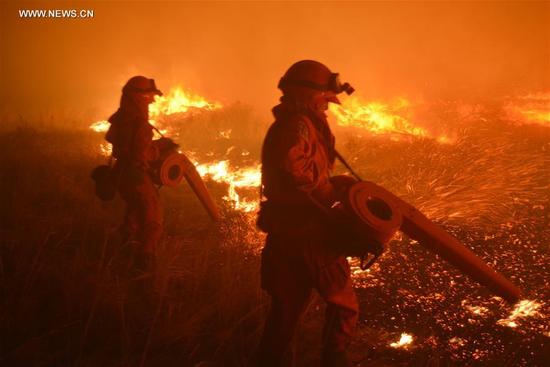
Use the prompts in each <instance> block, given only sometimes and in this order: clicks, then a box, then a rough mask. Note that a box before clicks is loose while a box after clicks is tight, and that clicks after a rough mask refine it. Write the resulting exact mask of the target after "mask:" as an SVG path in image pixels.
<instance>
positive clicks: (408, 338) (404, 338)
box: [390, 333, 413, 348]
mask: <svg viewBox="0 0 550 367" xmlns="http://www.w3.org/2000/svg"><path fill="white" fill-rule="evenodd" d="M412 342H413V336H412V335H410V334H407V333H402V334H401V337H400V338H399V340H398V341H397V342H395V343H391V344H390V347H392V348H407V347H409V346H410V345H411V344H412Z"/></svg>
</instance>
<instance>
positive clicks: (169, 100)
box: [149, 87, 222, 118]
mask: <svg viewBox="0 0 550 367" xmlns="http://www.w3.org/2000/svg"><path fill="white" fill-rule="evenodd" d="M221 107H222V106H221V104H219V103H217V102H209V101H207V100H206V99H205V98H204V97H201V96H199V95H196V94H191V93H189V92H185V91H184V90H183V89H182V88H181V87H175V88H172V89H171V90H170V92H168V94H166V95H164V96H156V97H155V102H154V103H152V104H151V105H150V106H149V116H150V117H152V118H155V117H158V116H169V115H173V114H176V113H188V112H192V111H193V110H202V111H204V110H214V109H218V108H221Z"/></svg>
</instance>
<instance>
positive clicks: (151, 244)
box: [106, 76, 163, 271]
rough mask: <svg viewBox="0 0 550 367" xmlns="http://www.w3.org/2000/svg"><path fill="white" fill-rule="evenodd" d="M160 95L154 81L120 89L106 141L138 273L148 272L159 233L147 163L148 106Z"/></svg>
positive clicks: (150, 155) (135, 81) (154, 155)
mask: <svg viewBox="0 0 550 367" xmlns="http://www.w3.org/2000/svg"><path fill="white" fill-rule="evenodd" d="M156 95H162V92H161V91H160V90H158V89H157V87H156V85H155V81H154V80H153V79H148V78H146V77H144V76H134V77H132V78H131V79H130V80H128V82H127V83H126V85H124V87H123V89H122V97H121V99H120V107H119V109H118V110H117V111H116V112H115V113H114V114H113V115H112V116H111V117H110V118H109V122H110V123H111V126H110V128H109V130H108V132H107V135H106V140H107V141H108V142H110V143H111V144H112V146H113V151H112V155H113V158H115V159H116V163H115V165H114V169H113V170H114V172H115V177H116V180H117V186H118V192H119V193H120V195H121V197H122V199H123V200H124V201H125V202H126V214H125V218H124V224H123V226H122V232H123V237H124V238H125V239H126V240H134V241H136V242H137V243H138V244H139V248H137V249H136V251H135V253H136V256H135V261H136V265H137V266H136V267H137V268H138V270H143V271H151V270H152V268H153V265H154V252H155V248H156V246H157V243H158V241H159V239H160V237H161V234H162V223H163V215H162V207H161V204H160V201H159V195H158V191H157V189H156V187H155V185H154V184H153V181H152V178H151V176H150V175H149V171H150V164H151V162H153V161H154V160H156V159H158V155H159V154H158V149H157V148H156V146H155V144H153V126H151V124H150V123H149V104H151V103H152V102H153V101H154V97H155V96H156Z"/></svg>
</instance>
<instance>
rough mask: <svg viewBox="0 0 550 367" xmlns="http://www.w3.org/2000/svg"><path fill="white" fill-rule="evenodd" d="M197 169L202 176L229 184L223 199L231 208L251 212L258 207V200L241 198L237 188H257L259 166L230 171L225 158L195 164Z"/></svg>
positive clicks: (258, 185) (259, 176)
mask: <svg viewBox="0 0 550 367" xmlns="http://www.w3.org/2000/svg"><path fill="white" fill-rule="evenodd" d="M197 171H198V172H199V174H200V175H201V177H203V178H210V179H212V180H214V181H216V182H223V183H226V184H227V185H229V187H228V190H227V195H225V196H224V197H223V199H224V200H226V201H228V202H230V203H231V205H232V206H233V208H235V209H236V210H240V211H243V212H252V211H254V210H256V209H257V208H258V200H246V199H242V198H241V197H240V196H239V194H238V193H237V189H253V188H259V187H260V182H261V171H260V166H259V165H257V166H253V167H246V168H242V169H237V170H234V171H232V170H231V169H230V166H229V162H228V161H227V160H224V161H219V162H214V163H209V164H199V165H197Z"/></svg>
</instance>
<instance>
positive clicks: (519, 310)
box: [497, 299, 542, 328]
mask: <svg viewBox="0 0 550 367" xmlns="http://www.w3.org/2000/svg"><path fill="white" fill-rule="evenodd" d="M541 306H542V305H541V304H540V303H538V302H535V301H530V300H526V299H524V300H522V301H520V302H518V303H517V304H516V305H515V307H514V309H513V310H512V312H511V313H510V316H508V317H507V318H505V319H500V320H498V321H497V324H499V325H502V326H508V327H511V328H515V327H517V326H518V324H517V323H516V321H517V320H518V319H524V318H526V317H538V316H540V312H539V311H538V309H539V308H540V307H541Z"/></svg>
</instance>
